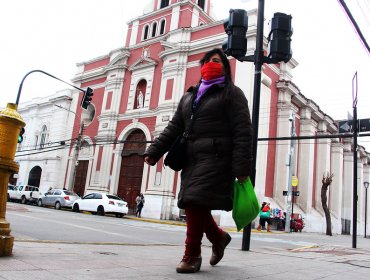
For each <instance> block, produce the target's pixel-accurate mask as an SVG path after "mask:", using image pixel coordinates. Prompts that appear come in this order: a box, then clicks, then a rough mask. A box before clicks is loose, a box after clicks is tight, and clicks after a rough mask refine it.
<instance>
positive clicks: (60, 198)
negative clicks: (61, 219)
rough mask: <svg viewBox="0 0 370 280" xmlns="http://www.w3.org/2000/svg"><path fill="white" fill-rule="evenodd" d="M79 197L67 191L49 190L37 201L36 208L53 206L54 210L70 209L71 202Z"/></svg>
mask: <svg viewBox="0 0 370 280" xmlns="http://www.w3.org/2000/svg"><path fill="white" fill-rule="evenodd" d="M79 198H80V197H79V196H78V195H77V194H76V193H74V192H72V191H68V190H63V189H51V190H49V191H48V192H47V193H45V194H43V195H42V196H41V197H40V198H39V199H38V201H37V205H38V206H44V205H45V206H54V207H55V209H57V210H59V209H61V208H72V205H73V202H75V201H76V200H77V199H79Z"/></svg>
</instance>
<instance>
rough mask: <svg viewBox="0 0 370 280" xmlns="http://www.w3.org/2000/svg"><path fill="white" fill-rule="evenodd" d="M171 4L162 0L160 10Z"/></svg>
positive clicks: (168, 0) (167, 0)
mask: <svg viewBox="0 0 370 280" xmlns="http://www.w3.org/2000/svg"><path fill="white" fill-rule="evenodd" d="M169 4H170V0H161V7H160V9H162V8H165V7H167V6H168V5H169Z"/></svg>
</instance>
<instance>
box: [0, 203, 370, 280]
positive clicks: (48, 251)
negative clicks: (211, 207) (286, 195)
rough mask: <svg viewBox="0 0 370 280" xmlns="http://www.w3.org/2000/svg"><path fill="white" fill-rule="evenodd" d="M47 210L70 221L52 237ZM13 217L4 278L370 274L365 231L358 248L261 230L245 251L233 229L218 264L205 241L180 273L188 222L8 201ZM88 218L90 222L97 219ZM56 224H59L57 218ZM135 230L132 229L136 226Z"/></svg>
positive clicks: (0, 262)
mask: <svg viewBox="0 0 370 280" xmlns="http://www.w3.org/2000/svg"><path fill="white" fill-rule="evenodd" d="M31 216H32V217H33V219H32V218H30V217H31ZM72 216H73V217H76V218H78V221H79V222H78V223H77V224H76V225H75V227H71V224H72V223H76V221H73V222H70V223H67V222H66V221H63V222H62V221H61V220H62V218H61V217H65V218H66V219H67V218H71V217H72ZM47 217H48V219H50V220H54V219H56V220H57V221H59V222H58V223H56V224H57V225H62V224H66V226H67V227H66V229H64V231H63V232H62V233H60V234H59V235H52V234H51V231H49V236H47V234H46V233H45V236H46V237H52V238H45V239H40V238H39V237H43V236H42V235H40V236H39V237H38V235H39V234H40V232H41V231H46V232H47V228H45V227H44V228H42V229H41V230H40V224H42V223H44V222H45V219H47ZM23 218H24V219H25V220H31V221H40V223H39V224H38V226H37V227H38V228H39V229H37V227H35V226H34V227H33V228H31V229H29V230H28V232H26V230H25V229H26V228H28V226H27V225H24V223H25V220H23V221H22V219H23ZM7 220H8V221H9V222H10V223H11V228H12V233H13V235H14V236H15V238H16V241H15V244H14V248H13V256H10V257H5V258H1V259H0V279H26V278H27V279H143V278H145V279H266V278H267V279H333V280H334V279H335V280H338V279H339V280H341V279H351V278H353V279H356V280H358V279H368V277H369V276H368V275H369V273H370V239H364V238H363V237H360V236H359V237H358V239H357V240H358V243H357V245H358V246H357V247H358V248H357V249H352V248H351V236H333V237H329V236H325V235H321V234H312V233H302V234H300V233H293V234H285V233H272V234H270V233H265V232H262V233H259V232H255V231H253V232H252V240H251V250H250V251H248V252H245V251H241V250H240V244H241V234H240V233H236V232H234V231H233V229H229V230H230V232H231V235H232V237H233V242H232V243H231V245H230V246H229V247H228V248H227V249H226V251H225V257H224V259H223V260H222V261H221V262H220V263H219V264H218V265H217V266H216V267H212V266H210V265H209V264H208V260H209V257H210V254H211V248H210V246H209V244H208V243H205V244H204V246H203V248H202V256H203V264H202V268H201V272H200V273H197V274H192V275H181V274H177V273H176V272H175V267H176V265H177V263H178V262H179V261H180V258H181V254H182V252H183V238H184V233H185V227H184V226H182V225H171V224H167V223H166V222H163V221H148V220H145V219H144V220H142V221H137V220H136V219H135V218H124V219H117V218H114V217H98V216H93V215H85V214H77V213H71V212H69V211H56V210H54V209H48V208H38V207H34V206H28V205H27V206H23V205H19V204H12V203H10V204H8V207H7ZM84 221H89V223H90V226H87V225H86V224H84ZM21 222H22V223H23V226H24V227H23V229H22V227H21V226H20V224H21ZM50 225H51V226H50V227H51V228H53V227H55V225H52V223H50ZM98 225H99V226H100V228H97V226H98ZM116 227H118V228H120V229H121V235H120V234H117V232H116V231H115V234H109V231H110V230H111V229H113V230H115V228H116ZM54 229H55V228H54ZM60 229H61V228H59V230H60ZM76 229H79V230H77V231H76ZM129 229H131V230H132V231H131V232H128V230H129ZM34 232H35V233H34ZM87 232H90V235H88V234H86V233H87ZM122 232H124V233H122ZM140 232H141V233H143V234H145V235H146V237H148V236H149V235H150V234H151V236H150V239H148V240H145V239H143V238H142V236H141V235H140V234H139V233H140ZM83 234H85V235H86V238H87V239H86V240H85V241H83V240H82V238H81V236H80V235H83ZM101 235H103V236H111V237H112V236H116V238H117V241H116V242H113V243H109V242H99V238H98V236H101ZM130 235H133V236H130ZM58 236H59V239H58V238H57V237H58ZM74 238H75V239H76V240H74ZM94 238H95V241H94ZM162 238H163V239H162ZM77 239H80V241H78V240H77ZM89 240H90V241H89ZM106 241H107V240H106Z"/></svg>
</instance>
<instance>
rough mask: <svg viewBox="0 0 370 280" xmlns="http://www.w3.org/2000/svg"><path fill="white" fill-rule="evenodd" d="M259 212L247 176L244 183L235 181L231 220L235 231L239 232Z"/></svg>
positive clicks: (254, 194) (255, 197)
mask: <svg viewBox="0 0 370 280" xmlns="http://www.w3.org/2000/svg"><path fill="white" fill-rule="evenodd" d="M259 211H260V207H259V204H258V200H257V196H256V193H255V192H254V188H253V185H252V182H251V179H250V178H249V176H248V177H247V180H245V181H244V183H240V182H238V181H237V180H235V182H234V205H233V219H234V221H235V224H236V228H237V230H238V231H240V230H241V229H242V228H244V227H245V226H247V225H248V224H250V223H251V222H252V221H253V220H254V219H255V218H256V217H257V216H258V213H259Z"/></svg>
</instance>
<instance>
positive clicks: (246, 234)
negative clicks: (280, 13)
mask: <svg viewBox="0 0 370 280" xmlns="http://www.w3.org/2000/svg"><path fill="white" fill-rule="evenodd" d="M264 10H265V0H258V14H257V41H256V50H255V54H254V65H255V70H254V86H253V109H252V127H253V140H252V153H253V154H252V155H253V169H252V170H253V171H252V174H251V181H252V184H253V186H254V185H255V182H256V163H257V141H258V124H259V111H260V93H261V70H262V65H263V62H264V56H263V20H264ZM251 230H252V225H251V224H249V225H247V226H246V227H245V228H244V230H243V240H242V251H249V249H250V242H251Z"/></svg>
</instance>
